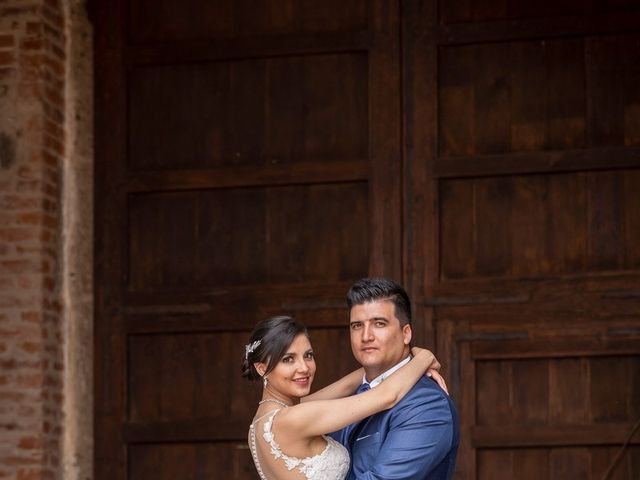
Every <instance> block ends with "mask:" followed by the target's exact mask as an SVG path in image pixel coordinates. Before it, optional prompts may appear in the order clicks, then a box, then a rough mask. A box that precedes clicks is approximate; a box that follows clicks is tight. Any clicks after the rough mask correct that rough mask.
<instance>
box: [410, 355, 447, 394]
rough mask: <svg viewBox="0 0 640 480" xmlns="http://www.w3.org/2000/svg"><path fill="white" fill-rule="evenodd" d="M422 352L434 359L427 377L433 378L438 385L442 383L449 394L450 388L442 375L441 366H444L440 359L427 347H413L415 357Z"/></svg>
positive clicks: (441, 385) (428, 369) (442, 386)
mask: <svg viewBox="0 0 640 480" xmlns="http://www.w3.org/2000/svg"><path fill="white" fill-rule="evenodd" d="M421 352H424V353H426V354H428V355H431V357H432V358H433V360H432V361H431V364H430V365H429V367H428V368H427V372H426V375H427V377H431V378H433V379H434V380H435V382H436V383H437V384H438V385H440V388H442V389H443V390H444V391H445V392H446V393H447V395H449V390H448V389H447V383H446V382H445V381H444V378H442V375H440V368H442V365H440V362H439V361H438V359H437V358H436V357H435V356H434V355H433V353H432V352H430V351H429V350H427V349H424V348H419V347H411V354H412V355H413V356H414V357H415V356H417V355H418V354H420V353H421Z"/></svg>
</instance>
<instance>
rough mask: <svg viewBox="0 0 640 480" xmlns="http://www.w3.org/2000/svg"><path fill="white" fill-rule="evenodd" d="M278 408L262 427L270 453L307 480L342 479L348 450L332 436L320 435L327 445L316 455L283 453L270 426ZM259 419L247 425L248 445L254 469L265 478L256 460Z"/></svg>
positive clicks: (345, 473)
mask: <svg viewBox="0 0 640 480" xmlns="http://www.w3.org/2000/svg"><path fill="white" fill-rule="evenodd" d="M279 411H280V410H279V409H278V410H274V411H273V412H272V413H271V415H270V416H269V418H268V420H267V421H266V422H264V425H263V427H262V430H263V433H262V438H264V440H265V442H267V443H268V444H269V446H270V447H271V455H273V456H274V457H275V458H276V459H282V460H283V461H284V464H285V466H286V467H287V470H293V469H294V468H297V469H298V471H299V472H300V473H302V474H303V475H304V476H305V478H306V479H307V480H343V479H345V478H346V476H347V473H348V472H349V452H348V451H347V449H346V448H344V446H343V445H342V444H340V443H339V442H336V441H335V440H334V439H333V438H331V437H327V436H325V435H323V436H322V438H324V440H325V441H326V442H327V446H326V447H325V449H324V450H323V451H322V453H319V454H318V455H314V456H313V457H306V458H297V457H290V456H289V455H287V454H285V453H284V452H283V451H282V449H281V448H280V445H278V443H277V442H276V440H275V438H274V436H273V432H272V431H271V428H272V426H273V419H274V417H275V416H276V414H277V413H278V412H279ZM262 418H264V417H262ZM258 420H259V419H257V420H256V421H254V422H253V423H252V424H251V426H250V427H249V439H250V441H249V447H250V448H251V455H252V456H253V461H254V463H255V464H256V470H257V471H258V474H259V475H260V478H261V479H262V480H267V478H266V477H265V475H264V472H263V471H262V468H260V462H259V461H258V454H257V450H256V442H255V424H256V422H257V421H258Z"/></svg>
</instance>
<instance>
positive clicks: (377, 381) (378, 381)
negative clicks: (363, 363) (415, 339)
mask: <svg viewBox="0 0 640 480" xmlns="http://www.w3.org/2000/svg"><path fill="white" fill-rule="evenodd" d="M410 360H411V355H409V356H408V357H407V358H405V359H404V360H402V361H401V362H400V363H397V364H396V365H395V366H393V367H391V368H390V369H389V370H387V371H386V372H384V373H383V374H382V375H378V376H377V377H376V378H374V379H373V380H371V381H370V382H367V375H366V374H365V375H364V376H363V377H362V383H368V384H369V387H371V388H374V387H377V386H378V385H380V384H381V383H382V382H383V381H384V379H385V378H387V377H388V376H389V375H391V374H392V373H393V372H395V371H396V370H398V369H399V368H401V367H404V366H405V365H406V364H407V363H409V361H410Z"/></svg>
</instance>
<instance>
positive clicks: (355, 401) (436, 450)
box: [243, 278, 459, 480]
mask: <svg viewBox="0 0 640 480" xmlns="http://www.w3.org/2000/svg"><path fill="white" fill-rule="evenodd" d="M347 306H348V308H349V331H350V337H351V348H352V351H353V354H354V356H355V358H356V360H358V362H359V363H360V364H361V365H362V368H360V369H358V370H356V371H354V372H352V373H350V374H349V375H347V376H345V377H343V378H342V379H340V380H338V381H337V382H334V383H332V384H331V385H329V386H327V387H325V388H323V389H322V390H319V391H317V392H315V393H313V394H310V389H311V383H312V382H313V377H314V374H315V371H316V363H315V359H314V353H313V349H312V347H311V343H310V341H309V337H308V333H307V330H306V328H305V327H304V326H303V325H302V324H300V323H298V322H296V321H295V320H293V319H292V318H290V317H272V318H269V319H267V320H265V321H262V322H260V323H259V324H258V325H256V327H255V329H254V331H253V333H252V334H251V338H250V340H249V343H248V344H247V345H246V347H245V358H244V364H243V374H244V375H245V376H246V377H248V378H249V379H251V380H259V381H261V382H262V383H263V392H262V400H260V402H258V408H257V411H256V414H255V417H254V420H253V422H252V423H251V426H250V428H249V447H250V449H251V453H252V455H253V460H254V463H255V466H256V469H257V471H258V474H259V475H260V478H261V479H262V480H300V479H306V480H344V479H348V480H364V479H404V480H408V479H415V480H446V479H450V478H452V476H453V470H454V467H455V459H456V452H457V448H458V440H459V426H458V417H457V413H456V410H455V407H454V405H453V403H452V401H451V399H450V398H449V396H448V394H447V393H446V385H445V384H444V380H442V377H440V375H439V373H438V370H439V368H440V364H439V363H438V361H437V360H436V359H435V357H434V356H433V354H432V353H431V352H429V351H428V350H424V349H421V348H416V347H411V303H410V300H409V297H408V295H407V293H406V292H405V290H404V289H403V288H402V287H401V286H400V285H398V284H397V283H395V282H393V281H391V280H388V279H385V278H367V279H362V280H360V281H358V282H356V283H355V284H354V285H353V286H352V287H351V289H350V290H349V292H348V294H347Z"/></svg>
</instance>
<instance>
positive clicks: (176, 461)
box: [128, 442, 256, 480]
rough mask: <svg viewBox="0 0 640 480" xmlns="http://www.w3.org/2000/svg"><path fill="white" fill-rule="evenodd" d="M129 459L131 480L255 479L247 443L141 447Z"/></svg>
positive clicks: (129, 452) (130, 453)
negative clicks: (179, 479)
mask: <svg viewBox="0 0 640 480" xmlns="http://www.w3.org/2000/svg"><path fill="white" fill-rule="evenodd" d="M128 457H129V477H130V478H155V479H159V480H170V479H175V478H184V479H187V480H210V479H212V478H221V477H225V478H237V479H242V480H244V479H255V478H256V475H255V470H254V468H253V461H252V460H251V454H250V453H249V449H248V447H247V445H246V444H245V443H238V442H221V443H193V444H188V443H180V444H171V443H169V444H153V443H149V444H140V445H133V446H131V447H129V450H128Z"/></svg>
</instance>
